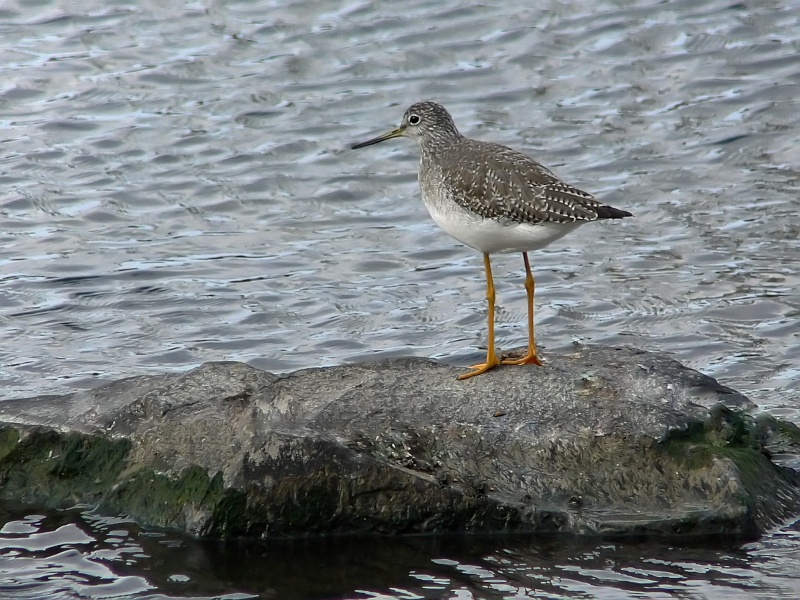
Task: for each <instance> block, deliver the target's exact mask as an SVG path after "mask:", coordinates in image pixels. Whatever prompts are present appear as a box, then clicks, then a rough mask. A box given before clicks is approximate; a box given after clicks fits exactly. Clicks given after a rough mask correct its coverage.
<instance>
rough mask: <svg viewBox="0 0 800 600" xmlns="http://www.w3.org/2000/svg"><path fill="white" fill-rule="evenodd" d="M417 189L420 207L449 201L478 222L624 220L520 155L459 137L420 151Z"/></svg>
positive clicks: (490, 144) (504, 147)
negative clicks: (423, 201)
mask: <svg viewBox="0 0 800 600" xmlns="http://www.w3.org/2000/svg"><path fill="white" fill-rule="evenodd" d="M420 185H421V186H422V188H423V189H422V191H423V197H425V198H426V202H438V203H444V202H448V201H449V202H453V203H455V204H457V205H458V206H460V207H461V208H462V209H465V210H467V211H469V212H472V213H474V214H476V215H478V216H480V217H481V218H484V219H497V220H502V221H511V222H519V223H530V224H535V223H544V222H551V223H571V222H578V221H581V222H583V221H593V220H595V219H598V218H620V217H623V216H629V215H630V213H627V212H626V211H621V210H618V209H613V208H612V207H607V206H605V205H603V204H602V203H601V202H599V201H597V200H596V199H595V198H594V197H593V196H592V195H591V194H588V193H586V192H584V191H582V190H579V189H578V188H576V187H573V186H571V185H569V184H566V183H564V182H563V181H561V180H560V179H558V177H556V176H555V175H554V174H553V173H552V172H551V171H550V170H549V169H547V168H546V167H544V166H543V165H541V164H539V163H538V162H536V161H535V160H533V159H532V158H529V157H528V156H526V155H524V154H522V153H521V152H517V151H516V150H513V149H511V148H509V147H507V146H503V145H501V144H494V143H491V142H482V141H478V140H471V139H469V138H465V137H460V139H459V140H458V141H455V142H453V143H450V144H449V145H447V147H444V148H442V147H439V148H436V149H426V148H424V147H423V148H422V156H421V160H420Z"/></svg>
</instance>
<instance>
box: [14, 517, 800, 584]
mask: <svg viewBox="0 0 800 600" xmlns="http://www.w3.org/2000/svg"><path fill="white" fill-rule="evenodd" d="M2 517H3V518H4V522H5V525H4V527H3V528H2V529H1V530H0V564H2V567H3V570H4V572H5V573H6V575H5V576H4V578H3V583H2V586H0V592H2V593H3V597H8V598H32V597H54V596H53V595H58V597H64V598H101V597H102V598H115V597H120V598H121V597H125V598H155V597H158V598H187V597H192V598H201V597H212V596H213V597H215V598H225V599H230V600H233V599H234V598H235V599H239V598H250V597H259V598H281V599H284V600H293V599H296V600H309V599H320V600H321V599H325V598H328V599H331V598H342V599H344V598H348V599H350V598H352V599H354V600H355V599H360V598H370V597H375V598H392V599H400V598H487V599H489V598H498V599H499V598H504V599H512V598H532V597H536V598H563V597H570V598H676V597H677V598H719V597H723V596H724V597H726V598H740V597H741V598H745V597H746V598H793V597H796V590H797V578H796V568H795V567H796V561H797V560H798V559H800V554H799V552H800V550H798V547H799V545H798V541H800V540H798V537H800V524H798V523H795V524H794V525H789V526H786V527H784V528H781V529H779V530H777V531H775V532H774V533H772V534H770V535H768V536H766V537H765V538H764V539H762V540H759V541H757V542H743V541H741V540H736V539H732V538H726V537H720V538H718V539H713V538H703V539H695V540H688V541H687V540H683V541H681V542H680V543H678V542H670V541H665V540H658V539H628V540H620V539H614V540H611V539H596V540H585V539H583V540H581V539H577V538H564V537H554V536H525V535H514V536H458V535H451V536H442V537H394V538H382V539H376V538H360V537H331V538H309V539H303V540H284V541H273V542H269V543H267V542H258V541H250V542H245V541H228V542H201V541H198V540H194V539H189V538H185V537H181V536H177V535H172V534H167V533H157V532H146V531H142V530H141V529H139V528H138V527H137V526H136V525H135V524H133V523H132V522H130V521H127V520H125V519H120V518H110V517H105V516H99V515H96V514H94V513H92V512H91V511H88V512H77V511H67V512H63V513H46V514H31V513H28V512H26V511H25V510H24V509H22V508H17V509H10V508H8V507H6V508H5V509H4V511H3V514H2ZM48 594H50V595H49V596H48Z"/></svg>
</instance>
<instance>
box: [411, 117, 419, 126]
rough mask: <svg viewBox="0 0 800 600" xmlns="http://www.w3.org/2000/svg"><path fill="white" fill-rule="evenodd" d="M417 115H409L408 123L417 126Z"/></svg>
mask: <svg viewBox="0 0 800 600" xmlns="http://www.w3.org/2000/svg"><path fill="white" fill-rule="evenodd" d="M419 120H420V119H419V115H411V116H410V117H408V122H409V123H411V124H412V125H419Z"/></svg>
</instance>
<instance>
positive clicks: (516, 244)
mask: <svg viewBox="0 0 800 600" xmlns="http://www.w3.org/2000/svg"><path fill="white" fill-rule="evenodd" d="M415 120H416V122H414V121H415ZM400 132H402V133H400ZM392 134H396V135H392ZM392 134H387V136H388V137H397V136H399V135H403V136H406V137H411V138H414V139H415V140H416V141H417V143H418V144H419V148H420V151H421V152H420V163H419V184H420V190H421V192H422V199H423V201H424V202H425V206H426V207H427V208H428V211H429V212H430V214H431V216H432V217H433V219H434V220H435V221H436V222H437V223H438V224H439V226H441V227H442V228H443V229H444V230H445V231H447V233H449V234H450V235H452V236H453V237H455V238H456V239H458V240H460V241H461V242H463V243H465V244H466V245H468V246H471V247H473V248H475V249H477V250H480V251H481V252H485V253H493V252H517V251H519V252H524V251H528V250H535V249H538V248H541V247H543V246H545V245H547V244H548V243H550V242H552V241H554V240H556V239H558V238H560V237H562V236H563V235H565V234H566V233H569V232H570V231H572V230H573V229H575V227H577V226H578V225H580V224H581V223H585V222H588V221H594V220H596V219H604V218H606V219H608V218H611V219H614V218H621V217H625V216H630V213H628V212H626V211H622V210H619V209H616V208H613V207H611V206H606V205H604V204H603V203H601V202H599V201H598V200H596V199H595V198H594V197H593V196H592V195H591V194H588V193H586V192H584V191H582V190H579V189H578V188H576V187H573V186H571V185H569V184H567V183H564V182H563V181H561V180H560V179H559V178H558V177H556V176H555V175H554V174H553V173H552V172H551V171H550V170H549V169H547V168H546V167H544V166H542V165H541V164H539V163H538V162H536V161H535V160H533V159H532V158H529V157H528V156H525V155H524V154H522V153H521V152H517V151H516V150H512V149H511V148H508V147H507V146H502V145H500V144H493V143H491V142H482V141H478V140H472V139H469V138H467V137H464V136H463V135H461V134H460V133H459V131H458V129H457V128H456V125H455V123H454V122H453V118H452V117H451V116H450V113H448V112H447V110H446V109H445V108H444V107H443V106H441V105H440V104H436V103H435V102H417V103H416V104H412V105H411V106H410V107H409V108H408V110H406V112H405V114H404V115H403V121H402V124H401V125H400V127H399V128H398V129H396V130H395V131H394V132H392ZM387 136H382V137H381V138H376V140H378V141H383V139H388V137H387ZM370 143H377V142H376V141H375V140H370V141H368V142H365V143H364V144H358V145H357V146H358V147H361V146H363V145H368V144H370Z"/></svg>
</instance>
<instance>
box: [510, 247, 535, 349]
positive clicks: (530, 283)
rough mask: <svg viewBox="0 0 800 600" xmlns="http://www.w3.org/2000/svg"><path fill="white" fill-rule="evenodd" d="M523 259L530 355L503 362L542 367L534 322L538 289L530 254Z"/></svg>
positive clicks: (523, 256) (524, 253)
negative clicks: (537, 348) (532, 270)
mask: <svg viewBox="0 0 800 600" xmlns="http://www.w3.org/2000/svg"><path fill="white" fill-rule="evenodd" d="M522 258H523V259H524V260H525V290H526V291H527V292H528V353H527V354H526V355H525V356H523V357H522V358H507V359H505V360H503V361H502V363H501V364H504V365H528V364H534V365H541V364H542V361H541V360H539V354H538V353H537V352H536V335H535V333H534V321H533V292H534V290H535V289H536V282H535V281H534V279H533V275H532V274H531V264H530V262H528V253H527V252H523V253H522Z"/></svg>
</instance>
